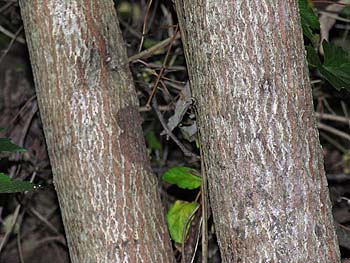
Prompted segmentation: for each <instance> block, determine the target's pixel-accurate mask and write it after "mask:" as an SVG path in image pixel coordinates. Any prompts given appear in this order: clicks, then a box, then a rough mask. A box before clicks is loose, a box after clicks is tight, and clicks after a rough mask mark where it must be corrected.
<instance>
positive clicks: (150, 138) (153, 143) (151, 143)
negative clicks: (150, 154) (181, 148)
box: [145, 130, 162, 150]
mask: <svg viewBox="0 0 350 263" xmlns="http://www.w3.org/2000/svg"><path fill="white" fill-rule="evenodd" d="M145 137H146V141H147V145H148V147H149V148H150V149H151V150H161V149H162V145H161V144H160V142H159V140H158V138H157V136H156V134H155V133H154V130H148V131H146V134H145Z"/></svg>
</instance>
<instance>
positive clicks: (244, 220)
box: [175, 0, 340, 263]
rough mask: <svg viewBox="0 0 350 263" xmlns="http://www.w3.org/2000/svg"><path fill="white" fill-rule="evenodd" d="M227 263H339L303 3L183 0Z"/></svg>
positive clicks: (182, 22) (192, 77) (179, 3)
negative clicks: (300, 8) (301, 15)
mask: <svg viewBox="0 0 350 263" xmlns="http://www.w3.org/2000/svg"><path fill="white" fill-rule="evenodd" d="M175 2H176V9H177V12H178V16H179V21H180V28H181V33H182V41H183V43H184V48H185V54H186V60H187V63H188V71H189V75H190V81H191V84H192V89H193V90H192V91H193V95H194V98H195V101H196V103H197V108H198V116H197V119H198V124H199V130H200V142H201V146H202V148H203V152H204V156H203V158H204V162H205V167H207V169H206V173H207V177H208V183H209V194H210V202H211V207H212V211H213V216H214V222H215V229H216V230H217V237H218V243H219V246H220V249H221V256H222V259H223V262H230V263H232V262H289V263H290V262H308V263H311V262H315V263H319V262H327V263H330V262H339V261H340V256H339V250H338V244H337V238H336V236H335V232H334V227H333V219H332V213H331V204H330V200H329V196H328V189H327V181H326V178H325V173H324V168H323V157H322V151H321V147H320V143H319V139H318V131H317V129H316V121H315V118H314V113H313V103H312V93H311V88H310V82H309V76H308V70H307V67H306V63H305V51H304V47H303V39H302V31H301V26H300V21H299V19H300V18H299V13H298V6H297V1H296V0H294V1H293V0H290V1H277V0H244V1H237V0H206V1H204V0H199V1H185V0H176V1H175Z"/></svg>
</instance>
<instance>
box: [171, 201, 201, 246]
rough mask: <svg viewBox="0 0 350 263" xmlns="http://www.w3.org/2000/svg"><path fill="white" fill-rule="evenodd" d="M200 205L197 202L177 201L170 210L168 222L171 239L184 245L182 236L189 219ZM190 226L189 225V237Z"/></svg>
mask: <svg viewBox="0 0 350 263" xmlns="http://www.w3.org/2000/svg"><path fill="white" fill-rule="evenodd" d="M197 206H198V204H197V203H196V202H191V203H189V202H186V201H180V200H177V201H176V202H175V203H174V204H173V205H172V206H171V207H170V209H169V211H168V213H167V215H166V220H167V224H168V228H169V233H170V237H171V239H172V240H174V241H175V242H177V243H182V242H183V240H182V234H183V231H184V228H185V224H186V222H187V221H188V218H189V217H190V216H191V215H192V213H193V211H194V210H195V209H196V207H197ZM189 225H190V224H188V225H187V229H186V234H185V237H186V235H187V232H188V229H189Z"/></svg>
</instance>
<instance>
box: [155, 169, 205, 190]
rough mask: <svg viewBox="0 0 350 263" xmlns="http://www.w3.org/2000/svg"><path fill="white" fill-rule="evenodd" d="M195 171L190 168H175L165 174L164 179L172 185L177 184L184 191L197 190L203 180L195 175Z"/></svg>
mask: <svg viewBox="0 0 350 263" xmlns="http://www.w3.org/2000/svg"><path fill="white" fill-rule="evenodd" d="M195 173H197V171H196V170H195V169H192V168H189V167H174V168H171V169H169V170H168V171H167V172H166V173H164V174H163V176H162V179H163V180H164V181H165V182H167V183H170V184H176V185H177V186H178V187H180V188H182V189H190V190H192V189H196V188H198V187H200V186H201V183H202V179H201V178H200V177H199V176H196V175H194V174H195Z"/></svg>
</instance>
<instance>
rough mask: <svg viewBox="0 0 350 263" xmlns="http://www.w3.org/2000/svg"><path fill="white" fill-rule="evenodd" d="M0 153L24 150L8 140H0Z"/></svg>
mask: <svg viewBox="0 0 350 263" xmlns="http://www.w3.org/2000/svg"><path fill="white" fill-rule="evenodd" d="M0 151H1V152H25V151H26V149H23V148H21V147H18V146H17V145H15V144H13V143H12V142H11V140H10V139H8V138H0Z"/></svg>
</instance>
